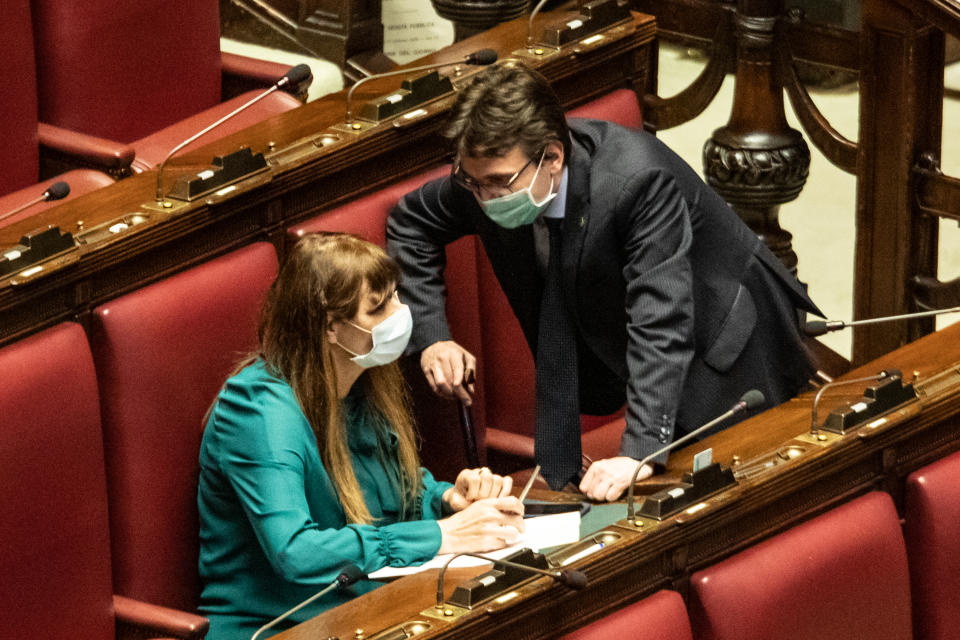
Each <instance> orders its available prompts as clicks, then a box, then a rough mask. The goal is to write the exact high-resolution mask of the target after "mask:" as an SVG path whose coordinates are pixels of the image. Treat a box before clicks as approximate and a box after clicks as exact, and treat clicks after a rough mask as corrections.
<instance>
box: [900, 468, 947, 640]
mask: <svg viewBox="0 0 960 640" xmlns="http://www.w3.org/2000/svg"><path fill="white" fill-rule="evenodd" d="M904 502H905V505H904V506H905V514H904V515H905V521H906V522H905V525H904V534H905V536H906V540H907V555H908V557H909V559H910V584H911V588H912V592H913V607H914V609H913V621H914V634H915V637H916V639H917V640H947V639H948V638H956V637H957V634H958V633H960V453H955V454H953V455H951V456H948V457H946V458H944V459H942V460H938V461H937V462H934V463H933V464H931V465H929V466H926V467H924V468H922V469H920V470H918V471H915V472H914V473H912V474H910V476H909V477H908V478H907V491H906V497H905V500H904Z"/></svg>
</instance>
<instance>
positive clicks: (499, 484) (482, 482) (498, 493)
mask: <svg viewBox="0 0 960 640" xmlns="http://www.w3.org/2000/svg"><path fill="white" fill-rule="evenodd" d="M512 489H513V478H511V477H509V476H498V475H497V474H495V473H493V472H492V471H490V469H488V468H487V467H481V468H480V469H464V470H463V471H461V472H460V474H459V475H458V476H457V481H456V483H455V484H454V485H453V487H452V488H450V489H447V490H446V491H444V493H443V501H444V502H446V503H447V506H449V507H450V509H451V510H452V511H463V510H464V509H466V508H467V507H468V506H470V505H471V504H473V503H474V502H476V501H477V500H484V499H486V498H502V497H506V496H509V495H510V491H511V490H512ZM521 513H522V512H521Z"/></svg>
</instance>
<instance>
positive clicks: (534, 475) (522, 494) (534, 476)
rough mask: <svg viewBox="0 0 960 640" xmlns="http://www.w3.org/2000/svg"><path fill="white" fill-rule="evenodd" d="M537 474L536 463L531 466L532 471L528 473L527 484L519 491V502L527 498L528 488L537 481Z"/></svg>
mask: <svg viewBox="0 0 960 640" xmlns="http://www.w3.org/2000/svg"><path fill="white" fill-rule="evenodd" d="M539 475H540V465H537V466H536V467H534V468H533V473H531V474H530V479H529V480H527V484H525V485H524V487H523V491H521V492H520V502H523V501H524V500H526V499H527V494H528V493H530V488H531V487H532V486H533V483H534V482H536V481H537V476H539Z"/></svg>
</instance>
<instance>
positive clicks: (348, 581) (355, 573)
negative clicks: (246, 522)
mask: <svg viewBox="0 0 960 640" xmlns="http://www.w3.org/2000/svg"><path fill="white" fill-rule="evenodd" d="M304 66H306V65H304ZM366 577H367V575H366V574H365V573H364V572H363V571H361V570H360V567H358V566H357V565H355V564H352V563H351V564H348V565H346V566H344V567H343V570H342V571H341V572H340V575H338V576H337V586H339V587H341V588H343V587H349V586H350V585H352V584H353V583H354V582H356V581H357V580H362V579H363V578H366Z"/></svg>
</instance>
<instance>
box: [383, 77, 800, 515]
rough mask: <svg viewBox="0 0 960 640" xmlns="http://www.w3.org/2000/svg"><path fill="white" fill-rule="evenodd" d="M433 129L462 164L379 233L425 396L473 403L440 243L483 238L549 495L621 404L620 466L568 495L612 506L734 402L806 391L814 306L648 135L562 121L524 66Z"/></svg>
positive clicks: (402, 205)
mask: <svg viewBox="0 0 960 640" xmlns="http://www.w3.org/2000/svg"><path fill="white" fill-rule="evenodd" d="M444 135H445V136H446V137H447V138H448V139H450V140H451V141H452V142H453V144H454V145H455V148H456V153H457V156H456V158H455V161H454V164H453V171H452V173H451V175H450V176H449V177H448V178H443V179H440V180H435V181H432V182H430V183H427V184H426V185H424V186H423V187H421V188H420V189H418V190H417V191H414V192H412V193H409V194H407V195H406V196H405V197H404V198H403V199H402V200H401V201H400V202H399V204H398V205H397V207H396V208H395V209H394V211H393V212H392V213H391V215H390V218H389V220H388V222H387V248H388V251H389V252H390V254H391V255H393V256H394V257H395V258H396V259H397V260H398V261H399V263H400V265H401V268H402V270H403V282H402V286H401V290H400V295H401V298H402V299H403V300H404V302H406V303H408V304H409V305H410V308H411V310H412V312H413V315H414V336H413V339H412V341H411V345H413V347H414V348H416V349H419V350H422V356H421V366H422V368H423V372H424V374H425V375H426V377H427V380H428V381H429V383H430V385H431V386H432V387H433V389H434V391H436V392H438V393H442V394H445V395H453V396H457V397H459V398H460V399H462V400H465V401H468V402H469V399H470V390H471V388H472V385H471V384H470V383H471V382H472V379H473V372H474V368H475V366H476V360H475V358H474V356H473V355H472V354H470V353H469V352H467V351H466V350H465V349H464V348H463V347H461V346H460V345H458V344H457V343H456V342H454V341H453V340H452V339H451V336H450V333H449V329H448V327H447V324H446V318H445V315H444V308H443V301H444V295H443V293H444V290H443V287H444V284H443V265H444V246H445V245H446V244H448V243H450V242H452V241H454V240H456V239H457V238H459V237H460V236H463V235H466V234H477V235H479V236H480V239H481V240H482V242H483V245H484V248H485V249H486V252H487V255H488V256H489V258H490V262H491V264H492V265H493V269H494V272H495V273H496V275H497V278H498V280H499V281H500V285H501V287H502V288H503V290H504V293H505V294H506V296H507V299H508V300H509V301H510V305H511V307H512V308H513V311H514V313H515V314H516V316H517V318H518V320H519V321H520V325H521V326H522V327H523V331H524V335H525V336H526V339H527V342H528V344H529V345H530V349H531V351H532V352H533V353H534V354H535V360H536V387H537V390H536V395H537V406H536V436H535V450H536V458H537V462H538V463H540V464H541V465H542V467H543V474H544V477H545V478H546V480H547V482H548V483H549V484H550V486H551V487H553V488H554V489H559V488H560V487H562V486H563V485H564V484H566V483H567V482H569V481H571V480H573V481H576V480H577V477H578V473H579V471H580V460H581V457H580V420H579V414H580V413H588V414H596V415H605V414H608V413H612V412H614V411H616V410H617V409H618V408H619V407H620V406H622V405H623V402H624V401H626V404H627V410H626V429H625V431H624V433H623V437H622V439H621V443H620V454H621V455H620V456H618V457H614V458H609V459H606V460H598V461H595V462H594V463H593V464H592V465H591V466H590V468H589V469H588V470H587V472H586V474H585V475H584V476H583V478H582V479H581V480H580V485H579V486H580V490H581V491H582V492H583V493H585V494H586V495H587V496H589V497H590V498H593V499H596V500H615V499H617V498H618V497H619V496H620V495H621V494H622V493H623V491H624V490H625V489H626V488H627V486H628V484H629V482H630V477H631V476H632V474H633V472H634V470H635V469H636V465H637V460H639V459H641V458H644V457H646V456H647V455H649V454H651V453H653V452H654V451H656V450H657V449H659V448H661V447H663V446H664V445H665V444H666V443H668V442H670V441H671V440H672V439H673V438H674V437H679V436H682V435H684V434H685V433H689V432H690V431H692V430H694V429H696V428H697V427H699V426H700V425H701V424H703V423H705V422H706V421H708V420H710V419H711V418H713V417H715V416H717V415H719V414H720V413H722V412H724V411H725V410H726V409H728V408H729V407H730V406H732V405H733V404H734V403H735V402H736V401H737V399H738V398H739V397H740V396H741V395H742V394H743V392H744V391H746V390H748V389H751V388H756V389H759V390H761V391H762V392H763V393H764V395H765V397H766V398H767V401H768V402H769V403H770V404H772V405H773V404H779V403H780V402H783V401H785V400H787V399H788V398H790V397H792V396H794V395H795V394H796V393H797V392H798V391H799V390H800V389H801V387H803V385H804V384H805V382H806V381H807V379H808V378H809V375H810V374H811V373H812V371H813V368H812V367H811V365H810V363H809V361H808V358H807V355H806V352H805V350H804V347H803V343H802V340H801V336H800V332H799V319H798V311H797V310H798V309H803V310H805V311H812V312H816V313H819V312H818V311H817V308H816V306H815V305H814V304H813V303H812V302H811V301H810V299H809V298H808V297H807V295H806V294H805V292H804V291H803V289H802V288H801V286H800V285H799V283H798V282H797V281H796V279H795V278H794V277H793V276H792V275H791V274H790V273H789V272H788V271H787V270H786V269H785V268H784V267H783V265H782V264H781V263H780V262H779V261H778V260H777V258H776V257H775V256H774V255H773V254H772V253H770V251H769V250H768V249H767V248H766V247H765V246H764V244H763V242H762V241H761V240H760V239H759V238H758V237H757V236H756V235H755V234H753V233H752V232H751V231H750V230H749V229H748V228H747V226H746V225H745V224H743V222H741V220H740V219H739V218H738V217H737V215H736V214H735V213H734V212H733V211H732V210H731V209H730V208H729V207H728V206H727V205H726V203H724V201H723V200H722V199H721V198H720V197H719V196H718V195H717V194H716V193H715V192H713V191H712V190H711V189H710V188H709V187H708V186H707V185H705V184H704V183H703V182H702V181H701V180H700V178H699V177H698V176H697V175H696V173H694V171H693V170H692V169H691V168H690V167H689V166H688V165H687V164H686V163H685V162H684V161H683V160H681V159H680V158H679V157H678V156H677V155H676V154H674V153H673V152H672V151H670V149H668V148H667V147H666V146H664V145H663V144H662V143H661V142H660V141H658V140H657V139H656V138H655V137H653V136H652V135H650V134H647V133H645V132H642V131H636V130H631V129H625V128H623V127H619V126H617V125H614V124H611V123H608V122H602V121H594V120H572V121H571V122H570V123H569V126H568V123H567V120H566V117H565V115H564V112H563V109H562V107H561V105H560V102H559V100H558V99H557V97H556V95H555V94H554V93H553V90H552V89H551V88H550V86H549V84H548V83H547V81H546V80H545V79H544V78H543V77H542V76H541V75H539V74H538V73H536V72H534V71H532V70H530V69H528V68H526V67H524V66H523V65H520V64H512V65H498V66H494V67H490V68H488V69H486V70H484V71H482V72H480V73H479V74H477V75H476V76H475V79H474V81H473V82H472V84H470V85H469V86H468V87H466V88H465V89H464V90H463V91H462V92H461V93H460V95H459V97H458V99H457V102H456V104H455V105H454V107H453V110H452V114H451V117H450V121H449V123H448V125H447V128H446V130H445V132H444ZM655 462H656V463H658V464H663V463H665V462H666V456H665V455H664V456H661V457H660V458H659V459H657V460H656V461H655ZM653 471H654V469H653V467H652V466H650V465H648V466H647V467H646V468H645V469H643V470H642V471H641V473H640V478H641V479H642V478H646V477H648V476H650V475H651V474H652V473H653Z"/></svg>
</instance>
